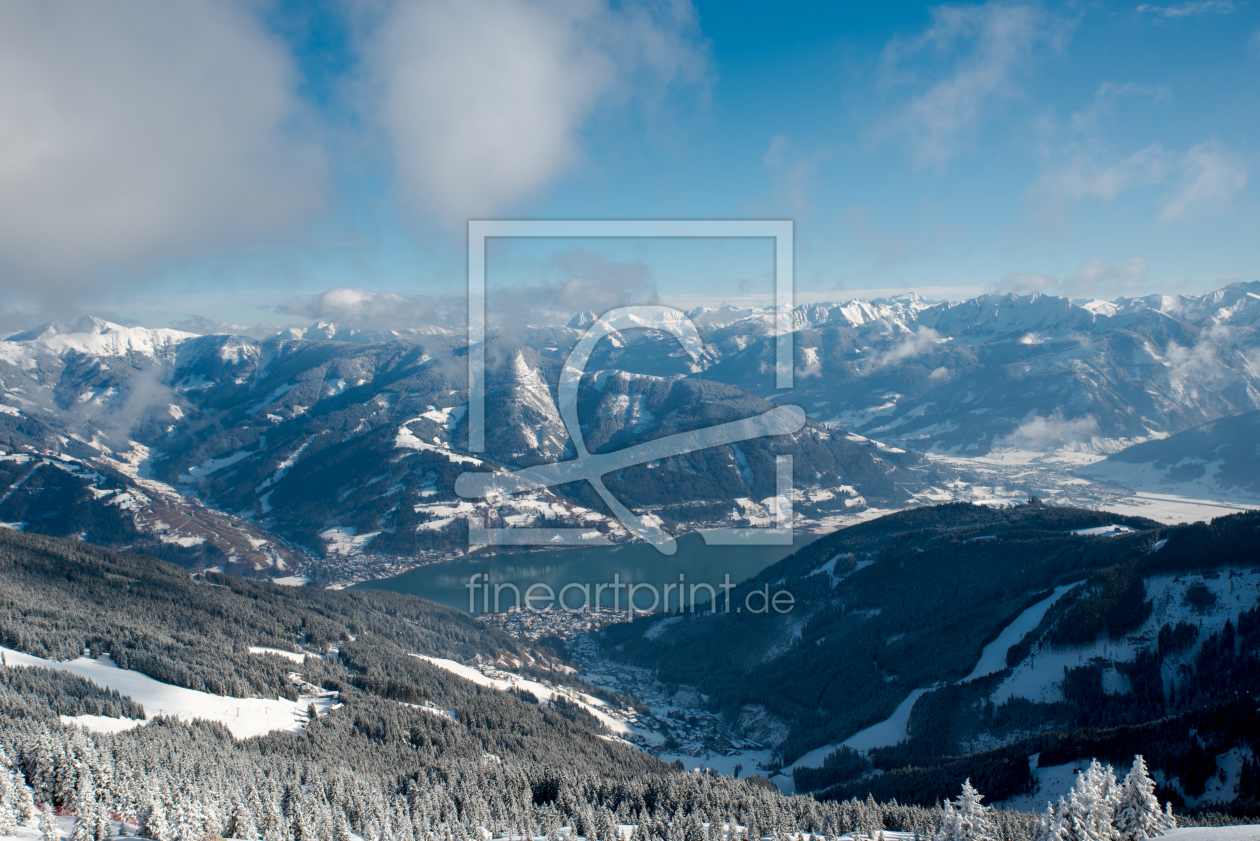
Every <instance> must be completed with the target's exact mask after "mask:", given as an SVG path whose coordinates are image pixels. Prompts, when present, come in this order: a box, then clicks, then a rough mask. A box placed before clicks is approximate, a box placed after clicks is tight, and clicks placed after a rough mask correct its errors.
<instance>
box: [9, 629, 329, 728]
mask: <svg viewBox="0 0 1260 841" xmlns="http://www.w3.org/2000/svg"><path fill="white" fill-rule="evenodd" d="M0 653H3V655H4V661H5V664H6V665H7V666H8V667H9V668H15V667H20V666H39V667H42V668H45V669H57V670H58V671H63V672H70V673H72V674H76V675H79V676H80V677H85V678H87V679H88V680H90V681H92V682H93V683H95V684H97V685H99V686H103V687H105V688H106V689H116V690H118V691H119V692H120V693H122V694H123V695H129V696H130V697H131V698H132V699H133V700H135V701H136V702H138V703H140V704H142V705H144V712H145V716H146V720H147V719H150V718H154V717H157V716H168V717H175V718H179V719H182V720H184V721H192V720H193V719H196V718H201V719H205V720H207V721H217V722H219V723H220V724H222V725H223V726H225V727H227V729H228V730H229V731H230V732H231V733H232V735H233V736H235V737H236V738H238V739H248V738H249V737H251V736H261V735H263V734H264V733H270V732H272V731H273V730H287V731H289V732H291V733H298V732H301V731H302V729H303V727H304V725H305V722H306V708H307V706H308V705H309V704H314V705H315V711H316V712H317V713H319V714H321V715H322V714H323V713H325V712H327V711H328V710H330V709H332V708H333V707H334V706H336V705H337V697H336V694H335V693H331V692H326V693H320V694H318V695H315V694H311V695H301V696H299V698H298V700H296V701H290V700H287V699H285V698H277V699H272V698H232V697H229V696H224V695H211V694H210V693H208V692H198V691H197V690H195V689H185V688H183V687H182V686H172V685H171V684H169V683H162V682H161V681H157V680H154V679H153V678H151V677H149V676H148V675H144V674H141V673H140V672H133V671H130V670H128V669H120V668H118V666H117V665H116V664H115V663H114V661H113V659H111V658H110V656H109V655H107V654H106V655H103V656H101V657H99V658H97V659H95V660H93V659H92V658H90V657H79V658H78V659H75V660H69V661H65V662H58V661H56V660H45V659H43V658H41V657H33V656H31V655H30V654H23V653H22V652H20V651H13V650H12V649H8V648H3V647H0ZM286 653H288V652H286ZM295 682H296V680H295ZM61 720H62V721H63V722H65V723H67V724H77V725H79V726H80V727H83V728H86V729H88V730H95V731H97V732H117V731H119V730H128V729H130V728H132V727H136V726H138V725H140V724H143V723H144V722H142V721H140V720H138V719H129V718H107V717H105V716H98V715H80V716H62V717H61Z"/></svg>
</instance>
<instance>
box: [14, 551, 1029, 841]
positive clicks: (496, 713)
mask: <svg viewBox="0 0 1260 841" xmlns="http://www.w3.org/2000/svg"><path fill="white" fill-rule="evenodd" d="M0 605H2V606H3V614H2V616H3V620H2V622H0V628H2V629H3V631H2V632H3V640H2V642H3V645H4V646H5V647H7V648H10V649H16V650H20V651H23V652H26V653H27V654H32V655H43V656H45V657H48V658H52V659H66V658H71V657H74V656H76V655H78V654H79V653H80V651H81V650H82V649H85V648H86V649H88V650H89V653H90V654H92V655H98V654H109V655H110V656H111V657H113V658H114V660H115V661H116V662H117V663H118V664H119V665H121V666H125V667H126V668H130V669H135V670H137V671H140V672H143V673H145V674H147V675H150V676H152V677H155V678H157V679H159V680H162V681H165V682H168V683H171V684H176V685H180V686H185V687H197V688H202V689H205V690H208V691H210V692H214V693H222V694H229V695H240V696H249V695H255V694H257V695H262V696H275V695H277V694H292V692H293V686H294V684H293V682H292V681H291V680H290V679H289V676H288V675H287V674H286V672H288V670H289V668H291V666H292V664H291V663H290V662H289V661H288V660H286V659H285V658H283V657H279V656H274V657H273V656H258V655H257V654H256V653H254V654H251V652H250V651H249V649H250V647H251V646H265V647H274V648H276V649H277V650H280V651H290V652H294V654H295V656H296V655H297V653H298V652H306V653H307V656H306V658H305V660H304V662H303V664H302V665H301V667H300V668H301V670H302V677H303V678H304V680H305V681H306V682H308V683H310V684H315V685H318V686H322V687H323V688H324V689H326V690H332V691H335V692H337V693H338V700H339V702H340V703H339V705H338V706H335V707H333V708H331V709H330V710H329V711H328V712H326V713H323V714H318V715H317V714H315V711H314V709H313V708H312V710H311V714H310V715H309V716H308V718H307V721H306V722H305V725H304V727H302V728H301V732H279V731H278V732H273V733H271V734H269V735H266V736H262V737H258V738H252V739H247V740H244V741H241V740H237V739H235V738H233V736H232V735H231V733H230V732H229V731H228V730H227V729H226V728H225V727H223V726H221V725H219V724H215V723H208V722H191V723H189V722H183V721H180V720H177V719H173V718H161V717H157V718H152V719H150V721H149V722H148V723H147V724H144V725H143V726H139V727H134V728H132V729H124V730H121V731H120V732H117V733H101V732H95V733H93V732H88V731H84V730H79V729H77V728H76V727H73V726H70V725H69V724H68V723H67V720H66V719H65V718H63V717H66V716H82V715H95V716H102V717H105V718H106V719H122V718H140V717H143V716H144V714H145V710H144V709H142V708H141V707H140V706H139V705H138V704H136V703H135V702H134V701H133V700H131V699H130V698H127V697H120V696H119V695H118V693H116V692H110V691H106V690H104V689H102V688H101V687H99V686H96V685H94V684H92V683H91V682H89V681H85V680H83V679H82V678H80V677H76V676H75V675H72V674H68V673H66V672H64V671H60V670H59V669H29V668H16V667H14V666H13V664H12V663H8V664H6V667H5V668H3V669H2V670H0V673H2V674H3V680H2V681H0V778H2V779H0V783H3V785H0V788H2V789H3V791H2V792H0V794H2V795H3V796H2V797H0V800H2V801H3V803H2V804H0V823H4V822H5V821H6V820H8V819H10V818H13V817H14V816H15V815H16V817H17V818H19V819H21V818H22V814H23V810H24V809H25V810H26V815H27V818H29V819H31V820H34V814H35V813H34V812H33V811H32V810H31V806H32V804H33V803H40V804H51V805H52V806H55V807H56V808H58V809H59V810H61V812H62V813H63V814H74V815H75V816H76V820H77V821H78V823H79V824H82V825H83V826H84V827H86V828H84V829H83V832H85V833H86V835H85V836H84V837H103V834H101V833H104V832H107V831H112V830H114V829H117V828H119V826H120V824H119V821H120V820H122V819H126V821H127V822H128V823H127V824H125V825H127V826H131V825H132V824H135V826H133V827H132V830H131V831H139V832H140V833H141V834H142V835H144V836H145V837H149V838H154V839H184V838H198V839H199V838H202V837H203V836H204V835H205V834H207V833H222V834H224V835H225V836H226V837H232V838H255V837H265V838H268V839H280V838H285V839H289V838H297V839H305V838H320V839H330V838H339V839H340V838H349V837H351V836H350V834H351V833H354V834H357V835H359V836H361V837H363V838H369V839H384V838H391V839H398V838H409V839H410V838H419V839H426V841H438V840H439V839H450V838H452V837H454V838H458V839H466V838H468V837H470V833H472V832H473V830H474V828H475V827H484V828H487V829H489V830H490V831H492V832H494V833H495V834H496V835H502V834H505V833H520V832H523V831H528V832H531V833H532V834H534V835H542V834H545V833H547V832H552V833H554V832H555V830H557V829H558V828H560V827H571V828H573V829H574V831H576V832H578V833H581V834H583V835H584V836H586V837H587V838H592V839H594V838H599V839H607V838H609V837H610V833H611V831H612V829H611V828H612V826H613V825H614V824H616V823H622V824H625V823H633V824H635V825H637V826H639V827H640V835H639V836H638V837H640V838H643V839H657V838H659V839H668V841H683V839H685V838H692V837H698V836H697V835H696V833H700V832H701V829H700V827H701V824H702V822H705V823H710V824H713V823H715V822H717V823H721V822H726V823H729V824H732V825H734V824H738V825H739V826H740V827H742V828H744V830H745V831H746V833H747V834H748V835H749V836H750V837H753V838H760V837H761V836H762V835H763V834H767V833H769V834H773V833H775V832H778V831H784V830H787V829H790V828H800V829H806V830H812V831H817V832H828V833H832V834H838V833H840V832H843V831H850V830H853V829H856V828H859V827H871V828H876V827H878V828H881V829H882V828H887V829H904V830H909V831H918V832H920V833H924V834H926V833H931V832H934V831H935V830H936V827H937V826H938V825H939V823H940V820H941V818H942V813H941V812H940V811H939V810H937V809H921V808H915V807H909V806H896V805H895V804H892V805H888V806H878V805H876V804H875V803H873V802H871V803H860V802H858V801H851V802H845V803H821V802H819V801H817V800H815V799H813V798H810V797H784V796H782V795H780V794H779V793H778V792H777V790H775V788H774V787H773V786H772V785H770V784H769V783H768V782H767V781H766V780H765V779H764V778H756V777H753V778H749V779H747V780H738V781H736V780H732V779H730V778H723V777H714V776H710V775H705V774H687V773H681V772H680V771H678V770H677V769H675V768H673V767H671V766H668V765H665V764H663V763H661V762H659V761H657V760H655V759H653V758H651V757H650V756H648V755H647V754H644V753H641V752H639V751H638V750H636V749H634V748H632V747H630V746H629V745H626V744H624V743H621V742H618V741H616V740H611V739H609V738H606V737H602V736H600V735H599V734H597V733H595V732H594V731H593V729H592V727H591V723H592V720H591V719H590V718H589V716H584V715H582V714H581V713H580V711H575V710H574V709H570V708H567V707H565V706H564V705H554V706H552V705H544V704H542V703H539V702H538V699H536V698H532V699H531V698H530V697H527V696H526V695H524V694H523V693H521V694H518V693H511V692H500V691H497V690H494V689H488V688H485V687H482V686H478V685H476V684H474V683H471V682H469V681H466V680H463V679H461V678H459V677H456V676H454V675H452V674H451V673H450V672H449V671H445V670H443V669H440V668H437V667H435V666H433V665H431V664H430V663H429V662H427V661H425V660H422V659H419V658H418V657H414V656H411V655H413V654H424V655H428V656H432V657H447V658H455V659H459V660H461V661H470V660H474V659H476V658H483V659H491V660H498V661H500V662H505V663H512V664H514V665H515V666H516V667H517V668H519V669H520V670H521V671H523V672H525V673H527V674H531V675H533V676H534V677H536V678H538V679H542V680H547V681H552V682H556V683H560V682H564V681H569V682H574V680H575V679H574V678H573V677H571V676H570V675H569V673H568V672H567V671H565V670H564V669H563V668H553V666H558V664H556V663H554V662H553V661H551V660H550V658H549V657H547V656H546V655H545V654H544V653H543V652H541V651H538V650H535V649H532V648H529V647H527V646H525V645H523V644H521V643H519V642H517V641H515V640H513V639H512V638H510V637H507V636H505V635H503V634H502V633H500V632H498V631H495V630H493V629H490V628H487V627H485V626H483V625H482V624H481V623H479V622H477V621H476V620H474V619H472V618H470V617H468V616H466V615H464V614H461V613H459V612H456V611H453V610H449V609H447V608H443V607H441V606H438V605H435V604H432V603H430V602H426V601H424V600H421V599H417V598H413V597H405V596H397V595H393V594H389V593H379V592H371V593H341V592H330V591H318V590H310V589H306V588H288V589H286V588H282V587H277V586H275V585H271V584H263V583H258V582H253V581H245V580H241V579H236V578H231V577H228V576H222V575H213V574H211V575H207V576H205V577H204V578H202V577H197V578H194V577H191V576H189V574H188V573H187V571H186V570H184V569H182V568H179V567H177V566H174V565H171V564H165V563H162V562H159V561H155V560H153V559H151V558H147V557H141V556H135V555H126V554H120V553H116V552H112V551H108V550H104V549H100V548H98V547H94V546H91V545H88V544H83V543H80V542H77V541H69V540H58V539H54V538H47V537H38V536H33V535H24V534H20V533H14V532H0ZM320 653H324V654H325V655H326V656H322V657H321V656H317V655H318V654H320ZM584 689H586V690H588V691H591V692H595V691H597V690H594V689H593V688H591V687H584ZM608 700H609V701H611V702H617V701H618V700H619V699H616V698H611V697H609V699H608ZM150 714H152V711H150ZM122 723H125V722H122ZM6 766H7V767H6ZM23 804H25V805H23ZM1000 823H1001V825H1002V826H1003V827H1004V828H1006V834H1005V836H1004V837H1011V838H1024V837H1027V836H1028V833H1029V832H1030V831H1031V828H1032V819H1031V816H1029V815H1021V814H1014V813H1013V814H1011V815H1010V816H1009V817H1005V818H1002V819H1001V821H1000ZM93 827H96V829H93ZM98 830H99V832H98ZM76 831H77V830H76ZM5 832H6V830H4V829H2V828H0V834H4V833H5ZM553 837H554V835H553Z"/></svg>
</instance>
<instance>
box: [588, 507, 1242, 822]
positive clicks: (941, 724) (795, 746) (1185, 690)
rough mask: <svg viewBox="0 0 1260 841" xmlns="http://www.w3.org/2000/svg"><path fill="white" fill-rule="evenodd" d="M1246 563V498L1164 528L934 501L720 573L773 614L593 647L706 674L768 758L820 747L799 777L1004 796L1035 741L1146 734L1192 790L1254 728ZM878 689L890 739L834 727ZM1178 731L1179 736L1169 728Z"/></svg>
mask: <svg viewBox="0 0 1260 841" xmlns="http://www.w3.org/2000/svg"><path fill="white" fill-rule="evenodd" d="M1258 565H1260V513H1245V514H1238V515H1232V516H1229V517H1224V518H1220V519H1217V520H1215V521H1213V522H1212V523H1211V524H1202V523H1200V524H1194V525H1187V526H1177V527H1172V528H1168V527H1163V526H1160V525H1158V524H1156V523H1153V522H1151V521H1147V520H1142V519H1140V518H1131V517H1121V516H1116V515H1112V514H1108V513H1106V512H1098V511H1085V510H1078V509H1065V508H1054V507H1049V506H1044V505H1041V504H1040V503H1038V502H1036V501H1035V500H1032V501H1030V503H1029V504H1027V505H1022V506H1018V507H1016V508H1013V509H1004V510H1003V509H991V508H986V507H980V506H971V505H965V504H955V505H945V506H937V507H934V508H922V509H917V510H912V511H905V512H899V513H896V514H893V515H889V516H887V517H883V518H881V519H879V520H874V521H871V522H868V523H864V524H861V525H857V526H853V527H850V528H847V529H843V530H841V531H838V532H836V533H834V534H832V535H829V536H827V537H824V538H821V539H819V540H818V541H816V542H814V543H812V544H810V545H809V546H807V547H805V548H803V549H801V550H799V551H798V552H796V553H795V554H794V555H792V556H790V557H788V558H786V559H784V560H783V561H781V562H779V563H778V564H775V565H774V566H772V567H770V568H768V569H766V570H765V571H763V572H762V573H761V574H760V575H758V576H757V577H756V578H754V579H752V580H750V581H748V582H745V583H744V584H742V585H741V586H740V587H739V588H737V589H736V590H735V591H733V593H732V597H731V602H732V605H733V606H734V607H738V606H741V605H743V604H744V603H745V599H746V597H747V595H748V594H749V593H750V592H753V591H758V590H764V588H765V587H766V586H767V585H769V586H770V587H771V590H779V589H786V590H788V591H790V592H792V593H793V594H794V596H795V598H796V603H797V604H796V609H795V610H794V611H793V612H791V613H788V614H785V615H783V616H776V615H774V614H769V615H750V614H749V613H748V612H747V611H745V612H743V613H737V612H731V613H729V614H728V613H724V612H719V613H716V614H707V615H700V614H697V615H696V616H694V617H691V619H690V621H683V622H681V623H679V622H672V623H670V624H668V625H663V626H659V627H655V628H654V626H655V623H657V622H659V621H661V620H660V619H659V617H647V618H644V619H640V620H636V621H635V622H634V623H631V624H622V625H615V626H610V627H609V628H608V629H607V630H606V631H605V632H604V641H603V645H604V649H605V651H606V652H608V653H609V654H610V655H611V656H613V657H614V658H617V659H621V660H624V661H627V662H630V663H634V664H638V665H649V664H650V665H652V666H655V667H657V668H658V669H659V674H660V677H661V679H662V680H663V681H665V682H667V683H671V684H678V685H689V686H693V687H695V688H697V689H698V690H699V691H700V692H703V693H705V694H706V695H707V696H709V706H710V707H711V708H712V709H713V710H714V711H718V712H721V713H722V714H723V715H724V716H725V717H726V718H727V720H728V721H731V722H732V723H734V724H735V725H736V726H741V725H742V726H744V727H745V730H746V732H748V733H749V734H750V735H755V736H758V737H760V738H761V739H763V740H765V741H768V742H770V743H771V744H773V745H775V746H777V748H778V750H779V752H780V757H781V760H782V762H783V763H784V764H785V765H786V764H789V763H793V762H794V761H795V760H797V759H798V758H800V757H801V756H802V755H803V754H806V753H807V752H810V751H817V750H818V749H820V748H822V747H823V746H827V745H831V746H833V747H836V746H841V747H840V749H839V750H836V752H835V753H834V754H832V755H831V756H830V757H828V758H827V760H826V762H825V763H824V762H823V761H821V759H822V757H819V758H818V760H819V761H810V762H807V763H804V765H808V766H812V767H801V768H798V769H795V770H796V774H795V779H796V785H797V787H798V790H804V789H814V790H830V791H831V792H832V793H833V794H838V795H843V796H849V795H851V794H858V795H865V794H866V793H868V792H874V794H875V796H876V797H897V798H898V799H900V800H902V801H903V802H905V801H906V800H910V801H913V802H928V803H930V802H933V800H934V799H935V798H937V797H940V796H943V795H946V794H948V793H950V792H952V791H953V790H954V789H955V788H956V786H957V785H958V783H959V782H961V781H962V780H963V779H964V778H966V777H967V776H970V777H972V778H973V780H976V781H980V780H983V781H984V782H985V784H986V785H987V789H988V790H989V791H990V792H991V794H992V796H995V797H1003V798H1005V797H1010V796H1013V795H1015V794H1017V793H1020V792H1024V791H1027V790H1030V789H1031V787H1032V785H1033V778H1034V773H1033V769H1035V768H1036V767H1037V763H1036V762H1033V763H1030V759H1029V758H1030V757H1032V756H1034V755H1035V754H1038V753H1040V754H1041V758H1040V760H1039V762H1040V764H1041V767H1046V763H1047V762H1050V761H1051V759H1052V758H1056V757H1057V760H1056V761H1057V762H1059V763H1062V762H1067V761H1068V759H1065V758H1064V757H1070V758H1072V759H1075V758H1079V757H1088V756H1091V755H1106V756H1108V757H1109V758H1111V759H1112V761H1115V762H1119V761H1120V760H1121V758H1122V757H1121V754H1123V753H1124V752H1125V751H1126V750H1129V749H1130V748H1132V747H1134V746H1135V745H1141V744H1142V743H1143V741H1144V740H1147V741H1149V742H1150V743H1151V745H1150V746H1149V747H1148V750H1147V753H1148V759H1149V760H1150V761H1151V765H1152V768H1156V769H1158V770H1159V772H1160V773H1161V774H1162V775H1163V776H1162V779H1163V780H1164V781H1165V782H1166V783H1167V784H1168V785H1167V790H1166V792H1165V794H1166V795H1167V796H1168V797H1171V798H1172V799H1174V800H1175V801H1177V802H1179V803H1180V802H1181V801H1182V800H1183V798H1184V800H1185V801H1186V802H1194V801H1196V800H1197V799H1198V798H1201V797H1223V796H1224V795H1207V794H1205V783H1206V781H1207V779H1208V778H1209V777H1211V776H1213V775H1216V774H1217V773H1218V771H1219V772H1220V774H1221V779H1222V780H1224V779H1225V776H1226V772H1225V771H1224V770H1223V767H1220V768H1218V764H1217V755H1218V754H1220V753H1223V752H1225V751H1228V750H1230V749H1231V748H1233V747H1235V746H1238V745H1240V744H1252V743H1254V742H1255V740H1256V739H1257V738H1258V737H1260V727H1258V726H1257V717H1256V713H1255V703H1254V701H1253V700H1251V699H1254V698H1256V697H1260V624H1258V622H1260V606H1258V604H1257V594H1258V593H1260V589H1258V587H1260V569H1258V568H1257V567H1258ZM1056 588H1058V589H1056ZM1060 594H1061V595H1060ZM1034 607H1036V610H1034ZM733 610H734V608H733ZM1033 613H1035V614H1036V616H1035V617H1034V620H1030V621H1029V622H1028V625H1027V628H1026V629H1024V631H1022V632H1021V633H1019V634H1016V635H1015V636H1014V637H1012V638H1011V639H1010V640H1009V642H1007V643H1003V646H1004V648H1003V650H1002V651H996V652H993V654H988V650H989V647H990V646H991V644H995V641H996V640H998V638H999V635H1000V634H1001V633H1002V632H1003V630H1004V629H1005V628H1007V627H1008V626H1014V623H1015V621H1016V620H1017V619H1018V618H1019V617H1021V616H1025V615H1026V614H1033ZM653 628H654V630H652V631H651V632H650V633H649V632H648V631H649V629H653ZM982 653H985V654H986V656H987V659H992V660H994V662H993V663H991V664H990V665H989V666H985V665H984V664H983V663H982V662H981V661H982ZM903 703H904V704H906V706H899V705H902V704H903ZM895 709H897V710H903V711H905V712H904V713H903V717H902V718H900V719H899V723H898V724H897V725H896V726H897V727H899V728H900V731H899V732H898V733H895V734H894V736H893V737H891V738H887V737H886V738H884V739H883V740H882V741H871V739H870V738H867V739H865V740H859V741H860V742H861V744H860V745H859V746H861V747H863V749H864V750H866V749H867V748H869V750H867V751H866V753H865V754H862V755H860V754H859V753H858V752H857V751H855V750H851V749H849V748H844V747H842V743H843V742H845V741H846V740H848V739H850V738H851V737H854V736H855V734H858V733H859V731H862V730H863V728H867V727H869V726H871V725H875V724H877V723H880V722H885V720H890V721H892V720H896V719H895V717H894V716H893V714H894V710H895ZM906 715H908V717H904V716H906ZM1240 716H1241V717H1240ZM886 726H888V725H886ZM892 729H894V730H895V729H896V728H892ZM1189 729H1197V730H1198V732H1199V734H1200V735H1199V739H1198V741H1195V740H1190V741H1187V740H1185V739H1184V738H1181V737H1177V736H1174V735H1172V734H1174V733H1181V734H1184V733H1185V732H1186V731H1187V730H1189ZM898 742H900V743H898ZM1098 745H1123V747H1122V748H1121V747H1117V748H1115V750H1114V751H1111V750H1110V749H1107V750H1104V749H1102V748H1099V747H1096V746H1098ZM1113 754H1114V755H1113ZM1222 761H1224V760H1222ZM1232 761H1233V760H1232V759H1231V760H1229V761H1227V762H1226V764H1229V762H1232ZM876 771H879V772H882V773H880V774H876V773H874V772H876ZM1229 785H1230V786H1234V787H1236V788H1237V789H1238V792H1237V796H1238V798H1239V799H1240V800H1248V799H1251V800H1254V799H1255V798H1256V796H1257V793H1256V791H1255V790H1254V788H1252V787H1250V784H1248V785H1243V784H1242V782H1241V780H1237V779H1235V778H1234V777H1230V778H1229ZM981 787H982V789H983V788H985V786H981ZM1226 799H1233V794H1232V793H1231V794H1230V795H1229V797H1228V798H1226ZM1248 808H1253V807H1248Z"/></svg>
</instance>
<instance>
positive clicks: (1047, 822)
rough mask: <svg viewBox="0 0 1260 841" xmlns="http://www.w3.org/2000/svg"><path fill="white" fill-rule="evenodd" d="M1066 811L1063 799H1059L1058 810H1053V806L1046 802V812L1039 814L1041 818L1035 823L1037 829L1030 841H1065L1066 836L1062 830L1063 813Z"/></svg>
mask: <svg viewBox="0 0 1260 841" xmlns="http://www.w3.org/2000/svg"><path fill="white" fill-rule="evenodd" d="M1065 810H1066V804H1065V803H1064V802H1063V798H1061V797H1060V798H1059V808H1058V809H1055V807H1054V805H1053V804H1051V803H1049V802H1047V803H1046V810H1045V811H1044V812H1042V813H1041V817H1040V818H1039V819H1038V821H1037V829H1036V831H1034V833H1033V838H1032V841H1066V838H1067V835H1066V834H1065V832H1064V830H1063V813H1064V811H1065Z"/></svg>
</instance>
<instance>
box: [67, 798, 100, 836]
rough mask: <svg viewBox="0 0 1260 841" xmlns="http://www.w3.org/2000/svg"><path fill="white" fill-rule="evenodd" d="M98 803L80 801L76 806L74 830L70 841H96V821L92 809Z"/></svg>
mask: <svg viewBox="0 0 1260 841" xmlns="http://www.w3.org/2000/svg"><path fill="white" fill-rule="evenodd" d="M95 805H96V801H92V802H88V801H86V800H80V801H78V802H77V803H76V804H75V817H74V830H73V831H72V832H71V833H70V841H95V838H94V836H95V833H94V830H95V828H96V827H95V821H93V820H92V807H94V806H95Z"/></svg>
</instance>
